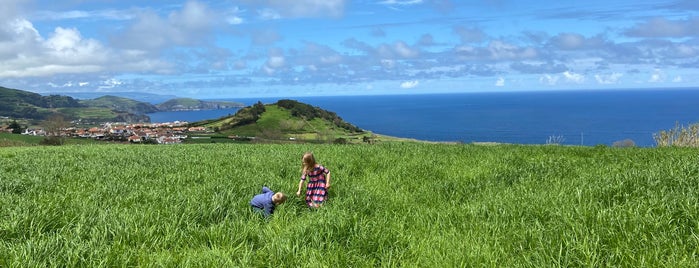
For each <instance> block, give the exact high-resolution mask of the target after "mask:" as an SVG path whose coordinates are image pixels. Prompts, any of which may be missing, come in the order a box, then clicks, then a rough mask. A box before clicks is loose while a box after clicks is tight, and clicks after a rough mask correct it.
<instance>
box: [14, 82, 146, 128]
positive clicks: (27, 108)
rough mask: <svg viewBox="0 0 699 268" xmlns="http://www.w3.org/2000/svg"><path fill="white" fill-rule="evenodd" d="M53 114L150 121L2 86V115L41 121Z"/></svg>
mask: <svg viewBox="0 0 699 268" xmlns="http://www.w3.org/2000/svg"><path fill="white" fill-rule="evenodd" d="M52 115H62V116H63V117H64V118H65V119H67V120H70V121H72V120H80V121H82V122H86V123H101V122H124V121H127V122H150V118H149V117H148V116H146V115H145V114H142V113H133V112H129V111H125V110H116V109H114V108H112V107H110V106H109V105H98V106H92V104H91V103H83V102H82V101H79V100H76V99H74V98H72V97H69V96H61V95H49V96H43V95H40V94H37V93H32V92H28V91H23V90H19V89H11V88H6V87H0V116H7V117H10V118H18V119H19V118H23V119H30V120H37V121H40V120H46V119H47V118H49V117H50V116H52Z"/></svg>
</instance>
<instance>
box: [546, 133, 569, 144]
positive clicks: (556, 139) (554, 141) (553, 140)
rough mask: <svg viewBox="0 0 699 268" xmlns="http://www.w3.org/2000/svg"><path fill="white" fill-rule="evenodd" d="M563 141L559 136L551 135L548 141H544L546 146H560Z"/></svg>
mask: <svg viewBox="0 0 699 268" xmlns="http://www.w3.org/2000/svg"><path fill="white" fill-rule="evenodd" d="M565 141H566V139H565V138H564V137H563V136H561V135H557V136H556V135H551V136H549V138H548V139H546V144H551V145H560V144H563V142H565Z"/></svg>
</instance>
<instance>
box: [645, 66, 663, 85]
mask: <svg viewBox="0 0 699 268" xmlns="http://www.w3.org/2000/svg"><path fill="white" fill-rule="evenodd" d="M648 82H650V83H660V82H665V72H663V71H662V70H660V69H655V70H653V73H652V74H651V75H650V78H649V79H648Z"/></svg>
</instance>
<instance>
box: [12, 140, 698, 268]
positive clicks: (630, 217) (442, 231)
mask: <svg viewBox="0 0 699 268" xmlns="http://www.w3.org/2000/svg"><path fill="white" fill-rule="evenodd" d="M308 150H312V151H313V152H314V153H315V155H316V158H317V160H318V161H319V162H320V163H321V164H323V165H325V166H326V167H327V168H328V169H329V170H330V172H331V174H332V181H333V183H332V188H330V195H329V200H328V203H327V204H326V206H325V207H322V208H321V209H317V210H309V209H308V208H306V207H305V206H304V202H303V199H302V198H300V197H296V195H295V192H296V190H297V187H298V182H299V179H298V178H299V175H300V165H301V161H300V160H301V159H300V158H301V155H302V154H303V152H305V151H308ZM696 160H697V151H696V149H691V148H652V149H650V148H648V149H643V148H624V149H620V148H611V147H571V146H518V145H498V146H477V145H468V144H464V145H445V144H424V143H382V144H380V145H352V146H344V145H308V144H285V145H278V144H271V145H267V144H256V145H237V144H236V145H230V144H205V145H203V144H202V145H187V146H133V145H91V146H62V147H12V148H4V149H2V150H0V167H2V172H0V207H2V209H0V241H2V243H0V267H14V266H32V267H127V266H129V267H132V266H138V267H153V266H158V267H163V266H164V267H190V266H191V267H699V255H698V254H697V252H698V250H699V238H697V234H698V233H699V225H697V222H698V221H699V207H698V206H697V195H698V194H699V193H698V191H699V172H698V171H699V161H696ZM56 163H61V164H60V165H57V164H56ZM262 186H268V187H270V188H271V189H272V190H274V191H282V192H285V193H287V194H289V199H288V200H287V202H286V203H285V204H282V205H280V206H279V207H278V208H277V209H276V210H275V212H274V215H273V216H272V219H271V220H270V221H268V222H265V221H263V220H261V219H260V218H257V217H256V216H257V215H254V214H253V213H252V212H251V210H250V206H249V204H248V202H249V201H250V198H252V197H253V195H255V194H257V193H259V192H260V190H261V188H262Z"/></svg>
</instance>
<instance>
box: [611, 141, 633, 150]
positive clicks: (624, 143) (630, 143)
mask: <svg viewBox="0 0 699 268" xmlns="http://www.w3.org/2000/svg"><path fill="white" fill-rule="evenodd" d="M612 147H619V148H621V147H636V143H635V142H634V141H633V140H632V139H624V140H620V141H615V142H613V143H612Z"/></svg>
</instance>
